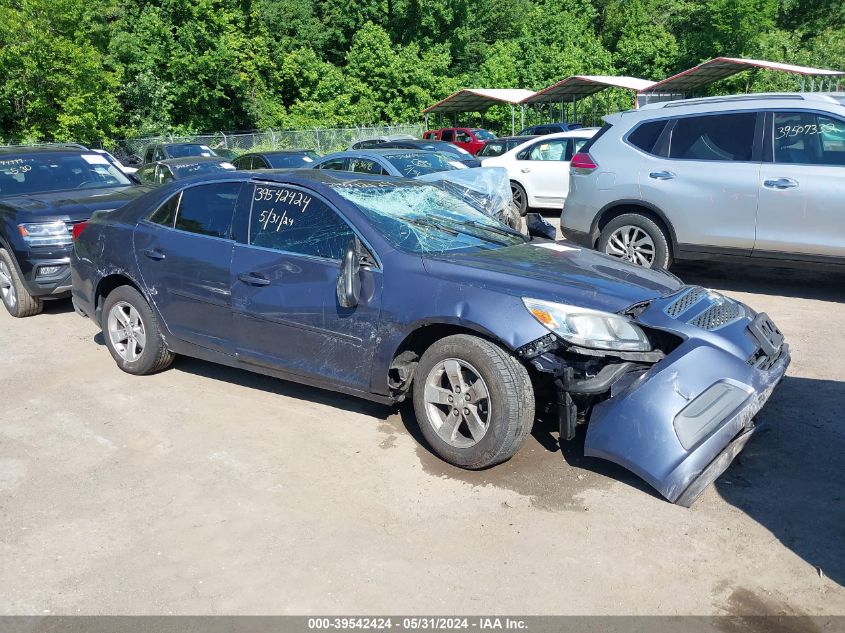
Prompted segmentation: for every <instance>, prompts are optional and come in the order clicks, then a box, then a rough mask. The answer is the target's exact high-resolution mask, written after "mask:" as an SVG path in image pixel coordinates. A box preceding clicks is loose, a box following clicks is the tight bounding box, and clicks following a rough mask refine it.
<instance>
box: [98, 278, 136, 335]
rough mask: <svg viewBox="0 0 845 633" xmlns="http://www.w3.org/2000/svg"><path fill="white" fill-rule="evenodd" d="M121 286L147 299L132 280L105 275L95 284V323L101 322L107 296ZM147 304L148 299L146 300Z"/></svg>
mask: <svg viewBox="0 0 845 633" xmlns="http://www.w3.org/2000/svg"><path fill="white" fill-rule="evenodd" d="M121 286H131V287H132V288H134V289H135V290H137V291H138V292H140V293H141V295H142V296H143V297H144V298H147V296H146V293H145V292H144V291H143V290H141V288H140V286H138V284H137V283H135V282H134V281H133V280H132V279H130V278H129V277H127V276H126V275H124V274H122V273H114V274H111V275H106V276H105V277H103V278H102V279H100V281H99V282H98V283H97V289H96V290H95V291H94V311H95V314H96V315H97V322H98V323H99V322H100V321H101V316H102V314H101V313H102V311H103V305H104V304H105V302H106V299H107V298H108V296H109V295H110V294H111V293H112V292H113V291H114V290H117V289H118V288H120V287H121ZM147 301H148V302H149V299H147Z"/></svg>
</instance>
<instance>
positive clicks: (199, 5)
mask: <svg viewBox="0 0 845 633" xmlns="http://www.w3.org/2000/svg"><path fill="white" fill-rule="evenodd" d="M715 55H730V56H746V57H756V58H764V59H772V60H780V61H787V62H792V63H799V64H808V65H819V66H822V67H833V68H843V67H845V2H843V1H842V0H708V1H695V0H351V1H350V0H131V1H127V0H0V138H5V139H10V138H11V139H15V140H26V139H42V140H43V139H50V140H52V139H55V140H79V141H83V142H93V141H96V140H101V139H108V138H119V137H127V136H137V135H146V134H158V133H162V132H165V131H172V132H191V131H216V130H246V129H255V128H268V127H273V128H281V129H284V128H299V127H306V126H346V125H354V124H367V123H388V122H408V121H416V120H417V119H418V118H419V113H420V110H421V109H422V108H423V107H425V106H426V105H429V104H430V103H431V102H433V101H434V100H436V99H439V98H442V97H443V96H445V95H447V94H449V93H450V92H452V91H453V90H455V89H457V88H459V87H462V86H487V87H524V88H529V89H534V90H536V89H539V88H541V87H543V86H545V85H548V84H549V83H551V82H553V81H556V80H559V79H561V78H563V77H566V76H567V75H570V74H573V73H590V74H630V75H634V76H639V77H645V78H649V79H662V78H663V77H665V76H667V75H668V74H671V73H673V72H677V71H679V70H682V69H684V68H687V67H689V66H691V65H693V64H696V63H698V62H700V61H702V60H704V59H707V58H709V57H712V56H715ZM788 87H794V79H791V78H788V77H784V76H782V75H776V74H772V73H766V72H762V71H761V72H756V73H751V74H745V75H744V76H742V77H738V78H734V79H732V80H727V81H726V82H725V83H723V84H722V85H721V86H718V87H716V88H715V89H720V90H735V89H741V90H744V89H746V88H750V89H760V88H788ZM604 98H606V99H612V98H616V99H619V98H620V97H619V96H618V95H617V96H616V97H613V96H612V95H611V96H608V97H604ZM627 98H628V99H630V97H627ZM508 117H509V115H508ZM494 123H495V116H494Z"/></svg>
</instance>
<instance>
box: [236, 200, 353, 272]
mask: <svg viewBox="0 0 845 633" xmlns="http://www.w3.org/2000/svg"><path fill="white" fill-rule="evenodd" d="M353 235H354V233H353V232H352V229H351V228H350V227H349V225H348V224H347V223H346V222H344V221H343V219H341V217H340V216H339V215H338V214H337V213H336V212H335V211H334V210H333V209H332V208H331V207H329V205H327V204H326V203H325V202H323V201H322V200H320V199H319V198H316V197H314V196H312V195H311V194H309V193H307V192H305V191H302V190H301V189H294V188H292V187H283V186H278V185H272V186H264V185H256V186H255V189H254V191H253V195H252V214H251V216H250V221H249V243H250V245H252V246H261V247H263V248H272V249H275V250H279V251H285V252H287V253H296V254H298V255H310V256H312V257H324V258H327V259H338V260H339V259H340V258H341V257H342V256H343V251H344V249H345V248H346V245H347V244H348V243H349V240H350V239H352V237H353Z"/></svg>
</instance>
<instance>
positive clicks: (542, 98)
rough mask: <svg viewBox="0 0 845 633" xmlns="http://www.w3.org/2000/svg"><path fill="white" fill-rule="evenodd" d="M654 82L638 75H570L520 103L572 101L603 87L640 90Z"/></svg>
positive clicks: (598, 90) (599, 90) (587, 95)
mask: <svg viewBox="0 0 845 633" xmlns="http://www.w3.org/2000/svg"><path fill="white" fill-rule="evenodd" d="M652 84H654V82H653V81H649V80H648V79H639V78H638V77H613V76H611V75H572V76H571V77H567V78H566V79H564V80H563V81H559V82H557V83H556V84H552V85H551V86H548V87H547V88H543V89H542V90H540V91H539V92H537V93H535V94H533V95H531V96H529V97H526V98H525V99H523V100H522V104H523V105H525V104H530V103H548V102H559V101H573V100H575V99H583V98H584V97H589V96H590V95H592V94H595V93H597V92H601V91H602V90H604V89H605V88H625V89H626V90H633V91H635V92H642V91H643V90H645V89H646V88H648V87H650V86H651V85H652Z"/></svg>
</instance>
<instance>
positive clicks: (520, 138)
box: [485, 126, 574, 143]
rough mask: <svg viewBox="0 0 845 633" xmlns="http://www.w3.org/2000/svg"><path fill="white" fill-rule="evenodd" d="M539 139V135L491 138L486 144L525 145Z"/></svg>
mask: <svg viewBox="0 0 845 633" xmlns="http://www.w3.org/2000/svg"><path fill="white" fill-rule="evenodd" d="M535 127H536V126H535ZM573 131H574V130H573ZM537 137H538V135H537V134H522V135H519V136H499V137H497V138H491V139H489V140H488V141H485V143H495V142H496V141H516V142H518V143H524V142H525V141H530V140H531V139H532V138H537Z"/></svg>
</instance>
